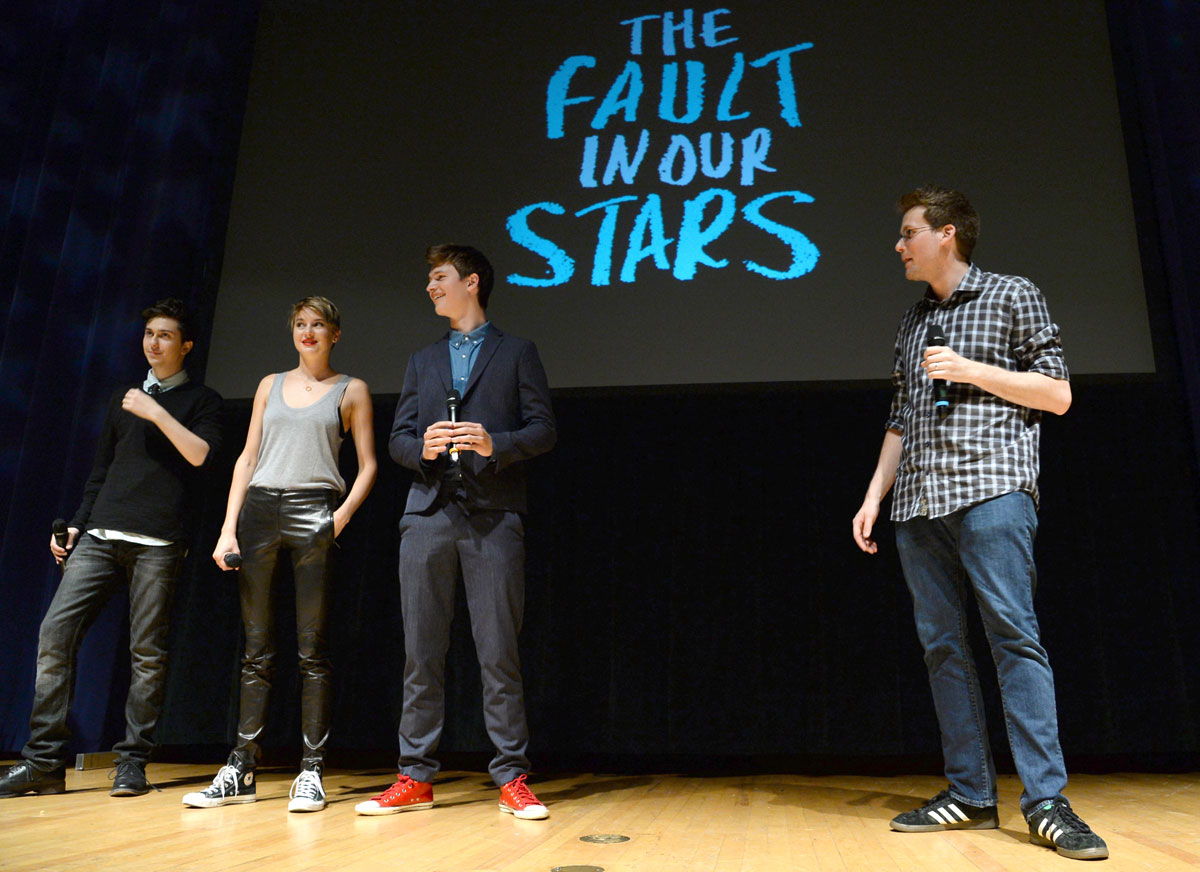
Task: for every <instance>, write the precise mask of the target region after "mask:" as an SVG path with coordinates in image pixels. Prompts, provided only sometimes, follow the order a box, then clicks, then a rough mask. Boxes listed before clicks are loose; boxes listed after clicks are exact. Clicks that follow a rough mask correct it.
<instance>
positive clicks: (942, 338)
mask: <svg viewBox="0 0 1200 872" xmlns="http://www.w3.org/2000/svg"><path fill="white" fill-rule="evenodd" d="M926 344H927V345H930V346H932V345H946V344H947V343H946V331H945V330H943V329H942V328H941V327H940V326H938V325H937V324H930V325H929V336H928V342H927V343H926ZM933 411H934V414H936V415H937V419H938V420H939V421H944V420H946V416H947V415H949V414H950V386H949V384H947V382H946V380H945V379H944V378H935V379H933Z"/></svg>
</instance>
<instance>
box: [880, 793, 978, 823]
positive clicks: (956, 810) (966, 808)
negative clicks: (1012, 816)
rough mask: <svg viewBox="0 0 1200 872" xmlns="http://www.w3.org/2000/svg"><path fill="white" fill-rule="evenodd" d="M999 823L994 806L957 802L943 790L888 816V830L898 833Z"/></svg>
mask: <svg viewBox="0 0 1200 872" xmlns="http://www.w3.org/2000/svg"><path fill="white" fill-rule="evenodd" d="M998 826H1000V818H999V816H998V815H997V814H996V806H994V805H988V806H984V807H983V808H979V807H978V806H974V805H967V804H966V803H965V802H959V801H958V800H957V799H954V798H953V797H952V796H950V791H949V790H943V791H942V792H941V793H939V794H938V795H937V796H935V797H934V798H933V799H931V800H929V802H927V803H925V804H924V805H923V806H921V807H920V808H915V809H913V810H912V811H906V812H905V813H904V814H899V815H896V817H894V818H892V829H893V830H896V831H897V832H900V833H933V832H937V831H938V830H994V829H996V827H998Z"/></svg>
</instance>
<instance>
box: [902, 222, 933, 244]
mask: <svg viewBox="0 0 1200 872" xmlns="http://www.w3.org/2000/svg"><path fill="white" fill-rule="evenodd" d="M933 229H934V228H933V227H930V226H929V225H928V224H926V225H925V226H924V227H905V228H904V229H903V230H901V231H900V241H901V242H912V238H913V237H914V236H916V235H917V234H918V233H920V232H921V231H922V230H933Z"/></svg>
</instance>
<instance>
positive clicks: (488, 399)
mask: <svg viewBox="0 0 1200 872" xmlns="http://www.w3.org/2000/svg"><path fill="white" fill-rule="evenodd" d="M425 259H426V261H427V262H428V264H429V267H430V270H429V284H428V285H427V286H426V292H427V293H428V294H429V299H430V300H431V301H432V302H433V306H434V310H435V311H436V312H437V313H438V314H439V315H441V316H442V317H444V318H447V319H448V320H449V321H450V332H449V333H448V334H447V335H446V336H444V337H442V338H441V339H439V340H438V341H437V342H435V343H433V344H432V345H430V346H428V347H426V348H423V349H421V350H420V351H418V352H417V353H416V354H414V355H413V356H412V357H411V358H410V360H409V362H408V371H407V372H406V373H405V376H404V388H403V390H402V391H401V394H400V401H399V403H398V404H397V406H396V419H395V422H394V424H393V425H392V435H391V439H390V441H389V443H388V449H389V451H390V453H391V455H392V459H393V460H394V461H396V462H397V463H399V464H400V465H401V466H404V467H406V468H408V469H411V470H412V471H413V473H414V476H413V483H412V487H411V488H410V489H409V492H408V503H407V505H406V507H405V510H404V517H403V519H402V520H401V522H400V535H401V539H400V599H401V605H402V608H403V611H404V648H405V654H406V658H407V659H406V662H405V667H404V711H403V713H402V715H401V718H400V763H399V768H400V775H399V779H398V780H397V782H396V783H395V784H393V785H392V786H391V787H389V788H388V789H387V790H386V791H385V792H384V793H382V794H380V795H379V796H376V797H373V798H372V799H370V800H368V801H366V802H361V803H359V804H358V805H357V806H356V810H357V811H358V812H359V813H360V814H392V813H394V812H400V811H408V810H413V809H421V808H430V807H432V805H433V784H432V783H431V782H432V781H433V778H434V776H435V775H436V774H437V772H438V762H437V760H435V759H434V757H433V755H434V753H435V752H436V751H437V745H438V740H439V739H440V738H441V734H442V725H443V722H444V719H445V693H444V683H445V665H446V649H447V647H448V645H449V641H450V621H451V619H452V618H453V617H454V591H455V586H456V582H457V580H458V575H459V572H461V573H462V578H463V583H464V587H465V589H466V595H467V606H468V608H469V610H470V614H471V632H472V635H473V636H474V637H475V649H476V652H477V654H478V656H479V667H480V672H481V675H482V679H483V709H484V721H485V723H486V725H487V730H488V735H489V736H490V737H491V739H492V743H493V744H494V745H495V747H496V756H495V757H494V758H493V759H492V762H491V764H490V766H489V767H488V769H489V772H490V773H491V776H492V778H493V780H494V781H495V782H496V784H497V786H499V788H500V810H501V811H503V812H508V813H509V814H513V815H515V816H517V817H519V818H524V819H526V820H539V819H542V818H545V817H548V816H549V812H548V811H546V807H545V805H543V804H542V803H541V802H539V801H538V799H537V797H536V796H534V795H533V792H532V791H531V790H530V789H529V787H528V786H527V785H526V784H525V777H526V774H527V773H528V772H529V758H528V757H526V756H525V752H526V748H527V747H528V744H529V733H528V729H527V728H526V724H525V702H524V691H523V689H522V684H521V664H520V658H519V656H518V653H517V635H518V633H519V632H520V629H521V618H522V613H523V610H524V597H525V546H524V528H523V526H522V523H521V514H522V513H523V512H524V511H525V470H524V463H523V461H525V460H528V459H529V458H531V457H536V456H537V455H539V454H542V453H544V452H546V451H549V450H550V449H551V448H552V447H553V446H554V441H555V429H554V413H553V411H552V410H551V408H550V389H549V387H548V386H547V384H546V373H545V370H543V369H542V362H541V360H540V359H539V358H538V353H537V348H536V347H535V346H534V344H533V343H532V342H529V341H528V340H525V339H518V338H517V337H515V336H510V335H508V334H506V333H504V332H503V331H501V330H500V329H498V328H497V327H495V326H494V325H492V324H491V323H490V322H489V321H488V319H487V314H486V310H487V304H488V296H489V294H490V293H491V289H492V266H491V264H490V263H488V260H487V258H486V257H484V256H483V254H482V253H481V252H479V251H478V250H476V249H474V248H471V247H469V246H464V245H436V246H433V247H431V248H430V249H429V250H428V251H427V252H426V253H425ZM451 397H454V398H455V401H456V409H455V413H454V414H451V412H450V410H449V409H448V403H447V400H448V399H450V398H451Z"/></svg>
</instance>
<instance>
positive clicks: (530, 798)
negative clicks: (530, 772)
mask: <svg viewBox="0 0 1200 872" xmlns="http://www.w3.org/2000/svg"><path fill="white" fill-rule="evenodd" d="M508 792H509V793H510V794H512V798H513V799H514V800H515V801H516V802H517V804H518V805H541V803H540V802H538V798H537V797H536V796H534V795H533V791H532V790H530V789H529V785H527V784H526V783H525V776H524V775H518V776H517V777H516V778H514V779H513V780H512V782H511V783H510V784H509V785H508Z"/></svg>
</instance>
